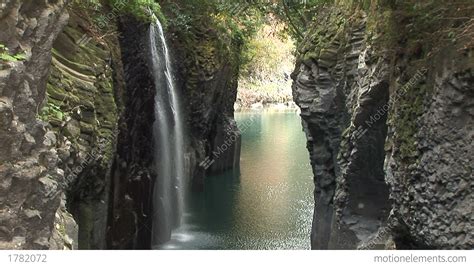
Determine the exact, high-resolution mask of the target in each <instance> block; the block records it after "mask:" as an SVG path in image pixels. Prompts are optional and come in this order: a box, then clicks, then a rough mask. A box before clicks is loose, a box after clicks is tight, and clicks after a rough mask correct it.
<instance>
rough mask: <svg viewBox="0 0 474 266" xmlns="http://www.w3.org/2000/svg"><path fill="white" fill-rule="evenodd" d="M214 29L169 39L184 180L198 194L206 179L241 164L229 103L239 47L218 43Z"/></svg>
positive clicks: (234, 93) (200, 28)
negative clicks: (179, 104)
mask: <svg viewBox="0 0 474 266" xmlns="http://www.w3.org/2000/svg"><path fill="white" fill-rule="evenodd" d="M213 27H214V26H213V25H208V24H205V23H204V22H203V24H201V23H197V24H196V25H195V26H194V28H192V29H190V30H189V32H186V36H182V33H180V32H174V31H173V29H171V32H170V34H169V35H170V41H171V44H172V45H171V46H172V48H173V49H172V50H173V54H174V57H175V61H176V63H175V65H176V72H177V73H176V74H177V79H178V82H177V85H178V86H179V88H180V90H181V93H182V95H183V100H184V106H185V113H186V120H187V122H186V124H187V132H188V135H189V139H188V144H189V149H188V152H187V154H188V155H187V157H188V158H187V163H188V165H189V171H190V172H189V174H188V175H189V176H190V177H192V184H193V187H194V189H198V190H202V189H203V181H204V178H205V176H206V175H208V174H214V173H220V172H223V171H226V170H230V169H236V168H238V167H239V161H240V132H239V129H238V128H237V124H236V122H235V121H234V102H235V100H236V97H237V80H238V73H239V69H238V66H239V62H238V60H239V51H240V48H241V47H240V44H239V43H236V42H234V41H233V40H222V36H221V35H219V34H218V33H217V32H216V30H213ZM214 28H215V27H214ZM226 37H228V36H226Z"/></svg>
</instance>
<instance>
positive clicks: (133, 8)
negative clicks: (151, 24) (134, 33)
mask: <svg viewBox="0 0 474 266" xmlns="http://www.w3.org/2000/svg"><path fill="white" fill-rule="evenodd" d="M108 1H109V3H110V5H111V6H112V7H113V8H115V9H118V10H120V11H121V12H123V13H128V14H131V15H133V16H135V17H136V18H138V19H140V20H142V21H152V20H153V16H152V14H154V15H155V16H156V17H158V18H159V19H160V21H162V23H165V19H164V16H163V14H162V13H161V7H160V5H159V4H158V3H157V2H156V1H154V0H108Z"/></svg>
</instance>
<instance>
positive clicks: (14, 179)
mask: <svg viewBox="0 0 474 266" xmlns="http://www.w3.org/2000/svg"><path fill="white" fill-rule="evenodd" d="M122 4H123V3H122V2H120V1H118V4H117V3H116V5H110V4H102V5H90V4H83V3H80V2H76V1H16V0H12V1H7V3H6V4H5V5H3V4H2V6H1V10H0V22H1V23H0V25H1V26H0V28H1V33H0V43H1V44H4V45H5V46H6V47H8V48H9V51H10V52H12V53H25V55H26V58H25V59H24V60H18V61H16V62H4V61H2V65H1V68H0V84H1V85H0V86H1V87H0V94H1V97H0V117H1V125H0V147H1V150H2V154H1V155H0V156H1V157H0V159H1V161H0V178H1V179H0V181H1V186H0V192H1V194H0V203H1V204H2V205H1V206H0V248H1V249H76V248H81V249H103V248H112V249H148V248H150V241H151V224H152V223H151V217H152V216H153V215H152V214H153V213H152V212H153V203H152V201H151V199H152V195H151V194H152V192H153V184H154V181H155V179H156V170H155V169H154V167H153V165H152V164H153V159H154V156H155V153H154V152H153V150H152V149H150V146H151V145H150V144H151V143H152V141H153V137H152V125H153V121H154V119H155V118H154V111H153V110H154V101H153V99H154V95H155V87H154V83H153V78H152V75H151V69H152V68H151V66H150V60H148V59H149V58H148V54H149V53H148V49H149V47H148V44H149V41H148V28H149V23H150V22H149V21H146V20H144V19H143V18H137V17H135V16H133V14H127V13H126V12H125V11H124V10H125V8H124V6H122ZM103 14H106V15H107V16H106V17H105V19H106V20H105V21H104V17H103ZM208 27H210V25H207V24H197V25H196V27H195V28H193V29H192V30H191V36H192V40H193V43H194V44H193V45H189V44H188V43H185V42H183V41H181V40H180V39H176V38H175V37H173V36H174V35H173V33H172V30H171V31H170V32H171V34H169V36H168V37H169V39H170V40H171V44H172V45H171V46H172V47H171V50H172V53H173V58H174V60H175V62H174V64H175V65H176V67H175V69H176V70H177V73H176V74H177V77H178V80H177V83H178V85H179V89H180V94H181V96H182V98H183V99H182V101H184V103H185V106H186V110H185V111H186V112H185V113H186V114H185V116H186V121H187V122H186V124H187V125H188V128H187V133H188V136H187V145H186V146H187V156H186V165H187V166H186V168H187V170H186V171H187V173H188V176H189V182H190V183H193V184H194V185H195V188H197V189H203V187H202V184H203V182H202V181H203V178H204V177H205V175H206V174H209V173H211V172H218V171H223V170H225V169H229V168H231V167H233V166H235V165H236V164H237V162H238V151H239V149H238V147H240V145H239V143H234V144H233V145H232V147H230V148H229V150H228V151H227V152H225V153H223V154H222V155H220V156H219V157H218V158H213V160H215V161H214V163H213V164H212V165H210V167H209V166H207V165H202V164H201V165H200V163H201V162H202V161H205V160H206V159H207V158H208V157H210V156H212V152H213V151H214V150H216V149H217V148H218V147H220V145H222V143H223V142H224V141H225V140H226V138H227V136H228V135H230V134H233V135H238V129H237V127H236V125H235V122H234V120H233V108H232V106H233V102H234V101H235V97H236V90H237V84H236V80H237V71H238V68H237V61H235V60H233V61H229V60H228V59H229V58H235V59H236V57H237V55H238V49H240V48H239V45H238V44H235V43H231V42H228V43H226V46H225V48H222V46H220V45H221V44H222V42H221V41H220V40H219V37H222V36H219V35H217V34H216V33H215V32H213V31H212V30H208ZM224 129H225V130H224Z"/></svg>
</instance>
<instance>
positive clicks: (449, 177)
mask: <svg viewBox="0 0 474 266" xmlns="http://www.w3.org/2000/svg"><path fill="white" fill-rule="evenodd" d="M403 8H405V7H404V6H402V5H399V6H383V5H382V6H380V5H379V6H375V7H373V8H372V9H370V11H365V10H363V9H362V8H358V7H357V6H353V7H345V6H339V5H334V6H331V7H329V8H325V9H321V10H320V13H319V14H318V17H320V18H322V21H321V20H318V24H317V25H315V26H314V27H313V28H312V29H311V30H310V32H309V33H308V35H307V37H306V38H305V40H304V41H303V43H302V44H301V45H300V47H299V53H300V57H299V60H298V63H297V66H296V69H295V72H294V73H293V75H292V77H293V79H294V84H293V96H294V99H295V101H296V102H297V104H298V105H299V106H300V107H301V117H302V120H303V126H304V129H305V132H306V135H307V138H308V150H309V152H310V158H311V164H312V167H313V172H314V183H315V192H314V196H315V211H314V218H313V228H312V235H311V243H312V248H315V249H328V248H329V249H339V248H342V249H353V248H370V249H373V248H395V247H396V248H472V246H473V244H474V243H473V241H474V240H473V238H472V219H473V216H472V215H473V214H472V212H471V211H470V210H469V207H468V202H472V195H471V194H472V186H471V185H470V184H472V178H473V175H472V168H471V166H469V161H470V160H471V159H472V153H471V154H469V150H470V149H472V130H469V127H471V126H472V118H473V113H472V101H473V99H472V95H473V94H472V93H473V90H472V87H473V86H472V85H473V84H472V83H473V79H472V78H473V68H472V66H473V65H472V62H473V60H472V46H470V45H471V44H472V43H470V41H472V39H470V37H468V36H465V35H463V34H462V32H464V31H465V30H466V28H468V27H472V25H471V24H468V23H469V21H467V22H466V21H464V24H463V23H454V22H453V21H449V19H447V18H448V17H451V18H452V17H456V16H458V17H462V14H459V13H456V12H455V10H458V11H459V9H457V8H459V6H456V5H455V4H453V5H452V6H451V5H448V7H447V8H448V9H442V10H444V12H445V13H442V14H441V15H439V16H441V17H443V18H444V19H447V21H449V22H447V23H445V24H443V25H444V26H442V25H441V23H440V22H439V21H436V20H433V21H429V22H427V23H426V24H427V25H424V26H426V28H427V29H429V31H431V32H429V33H428V34H426V35H429V34H431V35H430V36H431V37H432V36H438V35H437V34H440V35H442V34H443V32H447V31H452V32H456V33H458V34H459V35H458V36H457V38H456V40H455V41H454V42H453V41H452V40H450V42H449V44H439V43H436V44H433V40H431V39H429V38H428V37H426V35H423V34H416V29H413V28H412V27H413V24H414V21H415V20H417V19H418V17H417V16H416V15H412V14H408V15H406V16H401V15H400V14H401V13H399V11H402V10H403ZM423 8H426V10H427V11H426V12H431V11H429V10H438V9H437V7H432V6H423ZM445 8H446V7H445ZM446 10H447V11H446ZM404 11H406V10H404ZM438 11H439V10H438ZM439 12H441V11H439ZM421 13H423V12H421ZM405 14H406V13H405ZM448 14H449V15H448ZM444 19H442V21H446V20H444ZM384 21H386V23H383V22H384ZM426 28H425V29H424V30H425V31H427V29H426ZM447 29H448V30H447ZM443 30H444V31H443ZM425 33H426V32H425ZM443 36H444V35H443ZM471 38H472V36H471ZM443 49H444V52H443V53H441V52H440V51H441V50H443Z"/></svg>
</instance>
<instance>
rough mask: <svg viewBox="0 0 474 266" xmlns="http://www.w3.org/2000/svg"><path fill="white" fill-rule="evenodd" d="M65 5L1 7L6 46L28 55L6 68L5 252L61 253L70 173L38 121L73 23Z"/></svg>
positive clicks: (2, 81) (1, 139)
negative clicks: (60, 226) (54, 59)
mask: <svg viewBox="0 0 474 266" xmlns="http://www.w3.org/2000/svg"><path fill="white" fill-rule="evenodd" d="M65 2H67V1H63V0H59V1H45V0H44V1H42V0H40V1H36V0H35V1H32V0H28V1H19V0H13V1H7V2H3V3H2V5H1V7H0V43H2V44H4V45H6V46H7V47H8V48H9V51H10V52H13V53H24V54H25V55H26V59H25V60H20V61H18V62H3V61H2V62H1V65H0V119H1V124H0V150H1V155H0V182H1V185H0V204H1V205H0V248H2V249H5V248H9V249H47V248H58V246H57V244H56V243H58V242H59V243H60V242H61V240H60V239H59V235H58V234H53V231H54V230H55V227H54V225H53V223H54V221H55V220H56V219H61V220H66V219H67V217H62V215H59V214H58V215H57V216H56V213H57V212H58V210H59V209H60V202H61V197H62V195H63V191H62V189H61V187H60V184H62V183H63V182H64V171H63V170H61V169H59V168H57V162H58V154H57V151H56V150H55V145H56V141H57V139H56V136H55V134H54V133H53V132H52V131H51V130H50V128H49V126H48V124H47V123H44V122H42V121H41V120H39V119H38V117H37V114H38V110H39V109H40V108H41V106H42V103H43V100H44V98H45V93H46V81H47V78H48V73H49V66H50V64H51V48H52V46H53V41H54V39H55V38H56V36H57V34H58V33H59V32H60V31H61V29H62V27H63V25H65V24H66V21H67V18H68V15H67V13H66V10H65ZM59 212H61V210H59ZM52 236H53V238H51V237H52ZM60 248H62V247H60Z"/></svg>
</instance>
